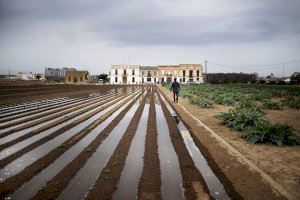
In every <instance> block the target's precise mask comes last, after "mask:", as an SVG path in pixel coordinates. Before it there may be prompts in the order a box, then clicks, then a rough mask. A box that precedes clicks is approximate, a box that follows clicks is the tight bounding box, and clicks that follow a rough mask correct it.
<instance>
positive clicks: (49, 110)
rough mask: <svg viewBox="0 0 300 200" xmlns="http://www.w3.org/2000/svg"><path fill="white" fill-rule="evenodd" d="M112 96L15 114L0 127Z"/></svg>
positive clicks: (3, 120)
mask: <svg viewBox="0 0 300 200" xmlns="http://www.w3.org/2000/svg"><path fill="white" fill-rule="evenodd" d="M112 95H114V94H107V95H101V96H96V97H91V98H88V99H87V98H82V99H80V100H76V101H73V102H68V103H62V104H57V105H55V106H50V107H47V108H44V109H37V110H34V111H30V112H26V113H21V114H18V115H16V114H14V115H13V116H10V117H7V118H4V119H2V120H0V126H4V125H6V124H9V123H13V122H17V121H21V120H24V119H32V118H33V117H39V116H40V117H42V116H45V115H46V114H52V113H54V112H55V111H59V110H60V109H63V108H68V107H70V106H76V105H79V103H85V102H90V101H92V100H96V99H100V98H106V97H109V96H112ZM63 106H64V107H63ZM44 111H46V112H44Z"/></svg>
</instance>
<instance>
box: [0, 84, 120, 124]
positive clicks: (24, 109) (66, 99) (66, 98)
mask: <svg viewBox="0 0 300 200" xmlns="http://www.w3.org/2000/svg"><path fill="white" fill-rule="evenodd" d="M117 92H122V90H121V89H120V88H119V89H116V90H114V89H111V90H109V91H106V92H100V93H99V92H98V93H94V94H92V95H89V96H87V97H82V98H69V97H65V98H58V99H56V100H55V99H52V100H47V101H45V102H50V101H53V102H52V103H50V104H52V105H53V104H54V103H57V102H60V103H62V102H64V101H74V100H86V99H91V98H93V97H98V96H101V95H106V94H109V93H110V94H114V93H117ZM50 104H42V105H37V106H32V107H28V106H22V105H21V107H20V108H18V109H14V110H12V109H10V110H7V111H6V112H10V113H6V112H5V113H4V112H3V113H1V114H0V119H1V118H2V117H3V116H2V115H4V114H5V115H7V114H17V113H19V112H22V113H23V112H28V111H32V110H36V109H38V108H43V107H45V106H48V105H50ZM18 110H19V111H18ZM13 111H14V112H13Z"/></svg>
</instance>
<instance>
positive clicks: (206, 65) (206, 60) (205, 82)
mask: <svg viewBox="0 0 300 200" xmlns="http://www.w3.org/2000/svg"><path fill="white" fill-rule="evenodd" d="M205 83H207V60H206V61H205Z"/></svg>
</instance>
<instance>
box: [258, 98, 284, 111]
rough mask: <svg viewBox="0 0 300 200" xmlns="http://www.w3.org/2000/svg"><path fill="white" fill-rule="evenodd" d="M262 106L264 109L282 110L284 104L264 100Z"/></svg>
mask: <svg viewBox="0 0 300 200" xmlns="http://www.w3.org/2000/svg"><path fill="white" fill-rule="evenodd" d="M261 107H262V108H263V109H268V110H282V109H283V106H282V104H281V103H278V102H272V101H270V100H264V101H263V103H262V106H261Z"/></svg>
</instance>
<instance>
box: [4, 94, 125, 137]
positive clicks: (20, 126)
mask: <svg viewBox="0 0 300 200" xmlns="http://www.w3.org/2000/svg"><path fill="white" fill-rule="evenodd" d="M120 95H122V94H120ZM120 95H117V96H120ZM117 96H116V95H113V97H109V98H108V99H110V98H115V97H117ZM106 100H107V99H103V100H94V101H93V102H87V103H84V104H79V105H77V106H75V107H71V108H69V109H67V110H63V111H61V112H59V113H55V114H52V115H49V116H46V117H43V118H40V119H36V120H32V121H31V122H25V123H22V124H18V125H15V126H12V127H9V128H6V129H3V130H1V132H0V137H1V136H2V137H4V135H9V134H11V133H13V132H16V131H21V130H25V129H28V128H31V127H33V126H36V125H38V124H41V123H44V122H49V121H50V120H52V119H56V118H58V117H61V116H63V115H64V113H65V114H67V113H68V112H72V111H76V110H78V109H80V108H83V107H85V106H87V105H89V104H90V103H92V104H93V105H94V104H95V103H97V102H102V101H106ZM46 124H48V123H46Z"/></svg>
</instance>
